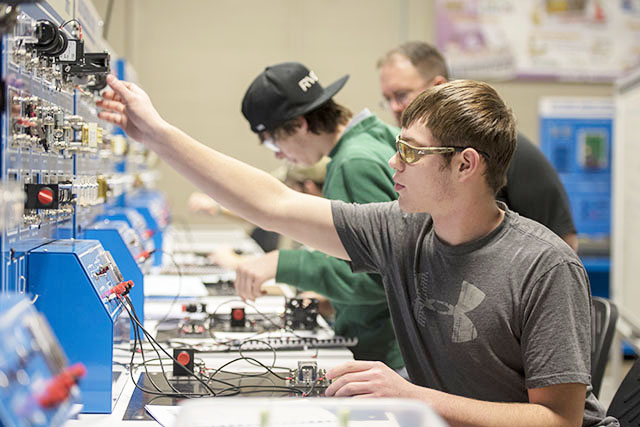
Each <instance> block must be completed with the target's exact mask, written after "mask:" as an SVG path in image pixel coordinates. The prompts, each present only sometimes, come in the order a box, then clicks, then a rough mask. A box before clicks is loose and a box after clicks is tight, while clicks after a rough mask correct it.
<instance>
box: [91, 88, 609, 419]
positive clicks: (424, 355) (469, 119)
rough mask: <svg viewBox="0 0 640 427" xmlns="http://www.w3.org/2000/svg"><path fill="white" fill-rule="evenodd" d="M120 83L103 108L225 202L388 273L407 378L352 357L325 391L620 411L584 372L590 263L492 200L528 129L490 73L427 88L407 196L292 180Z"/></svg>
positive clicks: (502, 406) (503, 410) (489, 412)
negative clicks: (206, 136)
mask: <svg viewBox="0 0 640 427" xmlns="http://www.w3.org/2000/svg"><path fill="white" fill-rule="evenodd" d="M108 83H109V85H110V86H111V88H113V90H114V91H115V92H111V91H109V92H107V93H106V94H105V95H104V98H105V100H104V101H103V102H102V106H103V107H104V108H105V109H107V110H108V111H107V112H102V113H100V116H101V117H102V118H104V119H107V120H110V121H111V122H113V123H115V124H117V125H119V126H121V127H122V128H123V129H125V131H127V132H128V133H129V135H130V136H131V137H133V138H134V139H137V140H140V141H141V142H143V143H145V144H146V145H147V146H149V147H150V148H151V149H153V150H155V151H157V153H158V154H159V155H160V156H161V157H162V158H164V159H165V160H166V161H167V162H169V163H170V164H172V165H173V166H174V167H175V168H176V169H177V170H178V171H180V172H181V173H183V174H184V175H185V176H187V177H188V178H189V179H191V180H192V181H193V182H194V183H196V184H197V185H199V186H200V187H201V188H202V190H203V191H205V192H207V193H208V194H210V195H211V196H212V197H213V198H215V199H216V200H218V201H219V202H220V203H221V204H223V205H224V206H226V207H227V208H229V209H231V210H233V211H235V212H237V213H238V214H240V215H242V216H244V217H245V218H246V219H247V220H249V221H252V222H255V223H256V224H258V225H260V226H261V227H263V228H265V229H270V230H274V231H278V232H280V233H284V234H288V235H289V236H291V237H292V238H294V239H295V240H298V241H300V242H303V243H305V244H308V245H309V246H311V247H314V248H318V249H319V250H322V251H324V252H326V253H327V254H330V255H332V256H336V257H339V258H343V259H348V260H351V262H352V267H353V268H354V270H356V271H366V272H377V273H379V274H381V275H382V278H383V283H384V286H385V290H386V293H387V299H388V302H389V308H390V310H391V314H392V317H393V326H394V329H395V331H396V336H397V338H398V340H399V344H400V348H401V351H402V355H403V358H404V361H405V363H406V367H407V370H408V372H409V376H410V379H411V382H408V381H406V380H404V379H403V378H402V377H401V376H399V375H398V374H397V373H396V372H394V371H393V370H391V369H389V368H388V367H387V366H385V365H384V364H382V363H380V362H367V361H353V362H348V363H346V364H343V365H341V366H339V367H336V368H333V369H331V370H329V371H328V372H327V376H328V378H330V379H332V380H333V383H332V384H331V386H330V387H329V388H328V389H327V395H329V396H354V395H357V396H365V397H367V396H369V397H372V396H387V397H404V398H415V399H420V400H422V401H424V402H426V403H428V404H429V405H430V406H431V407H432V408H433V409H434V410H436V411H437V412H438V413H439V414H440V415H442V416H443V417H444V418H445V419H446V420H447V421H449V422H450V423H451V424H452V425H479V426H489V425H491V426H525V425H526V426H529V425H531V426H541V425H544V426H565V425H584V426H593V425H608V426H614V425H617V422H616V421H615V420H613V419H611V418H607V419H605V416H604V410H603V408H602V406H601V405H600V404H599V403H598V402H597V400H596V399H595V397H594V396H593V394H592V393H591V390H590V388H589V387H588V386H589V382H590V364H589V357H590V337H591V329H590V324H591V322H590V293H589V284H588V279H587V276H586V273H585V270H584V267H583V266H582V264H581V263H580V260H579V259H578V258H577V256H576V254H575V253H574V251H572V250H571V249H570V248H569V247H568V246H567V245H566V244H565V243H564V242H562V240H561V239H560V238H559V237H558V236H557V235H555V234H554V233H552V232H551V231H549V230H548V229H547V228H545V227H543V226H541V225H540V224H538V223H537V222H535V221H532V220H529V219H527V218H524V217H521V216H519V215H518V214H517V213H515V212H513V211H510V210H509V209H508V208H507V207H506V205H504V204H502V203H496V201H495V193H496V191H497V190H498V189H499V188H500V187H501V186H502V185H504V182H505V175H506V170H507V167H508V165H509V160H510V158H511V156H512V154H513V151H514V148H515V143H516V130H515V120H514V118H513V116H512V114H511V111H510V109H509V108H508V107H507V106H506V105H505V104H504V102H503V101H502V100H501V99H500V97H499V96H498V94H497V93H496V92H495V91H494V90H493V89H492V88H491V87H490V86H489V85H487V84H485V83H481V82H473V81H464V80H460V81H453V82H450V83H447V84H443V85H439V86H436V87H434V88H432V89H430V90H428V91H426V92H424V93H423V94H421V95H419V96H418V97H417V98H416V99H415V100H414V101H413V102H412V103H411V104H410V105H409V107H408V108H407V110H406V111H405V113H404V116H403V118H402V131H401V133H400V137H399V140H398V148H399V152H398V153H397V154H395V155H394V156H393V157H392V158H391V160H390V161H389V163H390V165H391V167H392V168H393V169H395V171H396V172H395V174H394V181H395V189H396V191H397V192H398V194H399V198H398V200H397V201H394V202H387V203H370V204H366V205H360V204H348V203H344V202H341V201H336V200H334V201H330V200H327V199H322V198H318V197H313V196H309V195H305V194H300V193H297V192H295V191H293V190H291V189H288V188H287V187H286V186H284V185H283V184H282V183H280V182H278V181H277V180H276V179H274V178H272V177H270V176H269V175H268V174H266V173H264V172H262V171H259V170H257V169H255V168H252V167H250V166H248V165H246V164H243V163H242V162H239V161H237V160H234V159H232V158H229V157H227V156H224V155H223V154H220V153H218V152H216V151H215V150H213V149H211V148H209V147H207V146H205V145H203V144H200V143H199V142H197V141H195V140H194V139H192V138H191V137H189V136H188V135H186V134H185V133H183V132H182V131H180V130H179V129H177V128H175V127H173V126H171V125H169V124H168V123H167V122H165V121H164V120H163V119H162V118H161V117H160V116H159V114H158V113H157V112H156V111H155V109H154V108H153V106H152V104H151V102H150V100H149V98H148V96H147V95H146V94H145V93H144V92H143V91H142V90H141V89H139V88H138V87H137V86H135V85H132V84H124V83H122V82H119V81H118V80H117V79H115V78H114V77H112V76H110V77H109V78H108ZM436 148H437V149H436ZM443 148H444V149H445V151H446V152H444V153H442V152H441V151H443ZM483 153H484V154H483Z"/></svg>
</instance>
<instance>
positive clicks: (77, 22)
mask: <svg viewBox="0 0 640 427" xmlns="http://www.w3.org/2000/svg"><path fill="white" fill-rule="evenodd" d="M71 22H75V23H76V24H78V27H82V24H81V23H80V21H78V20H77V19H76V18H73V19H69V20H68V21H65V22H63V23H62V24H60V27H59V28H64V27H66V26H67V24H69V23H71Z"/></svg>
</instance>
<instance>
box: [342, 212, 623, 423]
mask: <svg viewBox="0 0 640 427" xmlns="http://www.w3.org/2000/svg"><path fill="white" fill-rule="evenodd" d="M501 208H502V209H505V210H506V215H505V219H504V221H503V222H502V224H501V225H500V226H498V227H497V228H496V229H495V230H493V231H492V232H491V233H489V234H488V235H486V236H484V237H482V238H480V239H478V240H475V241H473V242H470V243H465V244H462V245H457V246H450V245H448V244H446V243H444V242H443V241H441V240H440V239H439V238H438V237H437V236H436V234H435V232H434V230H433V221H432V219H431V217H430V215H428V214H406V213H404V212H402V211H401V210H400V208H399V206H398V203H397V202H389V203H372V204H367V205H356V204H346V203H343V202H340V201H333V202H332V211H333V216H334V222H335V226H336V229H337V231H338V235H339V236H340V239H341V241H342V243H343V245H344V247H345V249H346V250H347V253H348V254H349V256H350V258H351V260H352V268H353V270H354V271H356V272H375V273H379V274H381V275H382V278H383V283H384V286H385V290H386V293H387V299H388V302H389V309H390V311H391V317H392V320H393V325H394V329H395V332H396V337H397V339H398V342H399V344H400V349H401V351H402V356H403V358H404V361H405V363H406V367H407V370H408V372H409V376H410V378H411V381H412V382H413V383H414V384H417V385H420V386H424V387H430V388H433V389H436V390H441V391H443V392H447V393H452V394H455V395H459V396H465V397H469V398H474V399H480V400H486V401H494V402H528V395H527V389H530V388H539V387H545V386H550V385H554V384H564V383H581V384H587V385H588V386H589V387H588V392H587V400H586V405H585V415H584V422H583V425H584V426H594V425H599V423H601V422H602V420H603V418H604V415H605V411H604V409H603V408H602V406H601V405H600V403H599V402H598V401H597V400H596V398H595V397H594V396H593V394H592V393H591V386H590V382H591V374H590V346H591V326H590V325H591V323H590V322H591V318H590V306H591V305H590V298H591V295H590V291H589V282H588V278H587V274H586V272H585V270H584V267H583V266H582V264H581V262H580V260H579V259H578V258H577V256H576V255H575V253H574V252H573V251H572V250H571V249H570V248H569V247H568V246H567V245H566V244H565V243H564V242H563V241H562V240H561V239H560V238H559V237H558V236H556V235H555V234H554V233H553V232H551V231H550V230H549V229H547V228H546V227H544V226H543V225H540V224H538V223H537V222H535V221H532V220H530V219H527V218H524V217H521V216H519V215H518V214H517V213H515V212H512V211H509V210H507V208H506V206H505V205H504V204H501ZM609 421H610V422H612V423H613V424H609V425H616V424H617V422H616V421H615V420H612V419H611V418H609V419H608V420H607V422H605V423H604V425H607V424H608V422H609Z"/></svg>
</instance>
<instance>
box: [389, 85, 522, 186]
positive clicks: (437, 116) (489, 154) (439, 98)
mask: <svg viewBox="0 0 640 427" xmlns="http://www.w3.org/2000/svg"><path fill="white" fill-rule="evenodd" d="M415 122H421V123H424V125H425V126H427V127H428V128H429V130H430V131H431V134H432V135H433V137H434V139H435V140H436V141H437V142H438V143H439V144H440V145H441V146H446V147H473V148H475V149H476V150H478V152H482V153H485V154H486V155H485V156H484V157H485V162H486V164H487V171H486V174H485V178H486V180H487V184H488V185H489V187H491V188H492V189H493V191H494V192H497V191H498V190H500V188H502V186H504V185H505V183H506V181H507V178H506V175H507V168H508V167H509V161H510V160H511V156H512V155H513V152H514V150H515V146H516V124H515V117H514V116H513V113H512V112H511V109H510V108H509V107H507V105H506V104H505V103H504V101H503V100H502V98H500V95H498V93H497V92H496V91H495V90H494V89H493V88H492V87H491V86H489V85H488V84H486V83H484V82H479V81H473V80H454V81H451V82H449V83H445V84H443V85H438V86H434V87H432V88H431V89H429V90H426V91H424V92H423V93H421V94H420V95H418V97H416V99H414V100H413V102H411V104H409V106H408V107H407V108H406V110H404V113H403V114H402V119H401V123H402V127H403V128H406V127H408V126H411V125H412V124H414V123H415ZM452 157H453V154H451V155H449V156H446V155H445V156H444V158H445V159H446V162H447V164H450V163H451V159H452Z"/></svg>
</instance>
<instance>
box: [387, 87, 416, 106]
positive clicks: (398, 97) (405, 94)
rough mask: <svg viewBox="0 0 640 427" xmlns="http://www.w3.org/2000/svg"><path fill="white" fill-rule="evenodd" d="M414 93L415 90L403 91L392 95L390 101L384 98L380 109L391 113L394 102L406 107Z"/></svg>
mask: <svg viewBox="0 0 640 427" xmlns="http://www.w3.org/2000/svg"><path fill="white" fill-rule="evenodd" d="M413 92H415V90H403V91H398V92H394V93H393V94H391V97H390V98H388V99H387V98H384V99H381V100H380V107H381V108H382V109H383V110H387V111H390V110H391V103H392V102H395V103H396V104H397V105H402V106H405V105H406V104H408V103H409V98H410V95H411V94H412V93H413Z"/></svg>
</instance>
